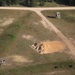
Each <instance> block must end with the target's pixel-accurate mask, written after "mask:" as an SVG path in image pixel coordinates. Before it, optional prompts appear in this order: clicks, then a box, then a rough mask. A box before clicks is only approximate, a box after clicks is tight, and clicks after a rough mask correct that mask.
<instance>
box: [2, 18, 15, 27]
mask: <svg viewBox="0 0 75 75" xmlns="http://www.w3.org/2000/svg"><path fill="white" fill-rule="evenodd" d="M13 21H14V18H9V19H7V20H6V21H4V22H3V23H2V24H1V26H6V25H9V24H11V23H12V22H13Z"/></svg>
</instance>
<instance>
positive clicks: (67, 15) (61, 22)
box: [43, 10, 75, 39]
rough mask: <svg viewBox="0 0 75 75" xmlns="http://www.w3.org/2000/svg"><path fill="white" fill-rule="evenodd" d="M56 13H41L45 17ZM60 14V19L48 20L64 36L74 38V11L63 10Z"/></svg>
mask: <svg viewBox="0 0 75 75" xmlns="http://www.w3.org/2000/svg"><path fill="white" fill-rule="evenodd" d="M56 12H58V11H43V14H44V15H45V16H46V17H47V16H55V14H56ZM59 12H60V13H61V19H57V18H48V17H47V18H48V20H50V21H51V22H52V23H53V24H54V25H55V26H56V27H57V28H58V29H59V30H60V31H61V32H62V33H63V34H64V35H65V36H67V37H68V38H73V39H74V38H75V35H74V34H75V11H74V10H71V11H70V10H68V11H67V10H65V11H64V10H63V11H59Z"/></svg>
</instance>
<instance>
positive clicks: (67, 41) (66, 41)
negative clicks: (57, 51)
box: [0, 7, 75, 55]
mask: <svg viewBox="0 0 75 75" xmlns="http://www.w3.org/2000/svg"><path fill="white" fill-rule="evenodd" d="M0 9H8V10H30V11H34V12H36V13H37V14H38V15H39V16H40V17H41V18H42V20H44V21H45V22H46V23H47V24H46V25H47V26H48V29H49V30H50V27H51V28H52V29H53V30H54V32H55V33H56V34H57V35H58V36H59V37H60V38H61V39H62V40H63V41H64V42H65V43H66V45H67V46H68V48H69V49H70V50H71V52H72V53H73V54H74V55H75V47H74V45H73V44H72V43H71V42H70V40H69V39H68V38H66V37H65V36H64V35H63V34H62V33H61V32H60V31H59V30H58V29H57V28H56V27H55V26H54V25H53V24H52V23H51V22H50V21H48V20H47V18H46V17H45V16H44V15H43V14H42V13H41V11H43V10H75V7H51V8H49V7H48V8H47V7H44V8H27V7H26V8H25V7H0Z"/></svg>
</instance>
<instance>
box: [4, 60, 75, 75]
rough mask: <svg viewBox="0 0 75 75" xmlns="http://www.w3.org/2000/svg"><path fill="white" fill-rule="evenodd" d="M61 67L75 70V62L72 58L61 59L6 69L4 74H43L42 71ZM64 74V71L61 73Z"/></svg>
mask: <svg viewBox="0 0 75 75" xmlns="http://www.w3.org/2000/svg"><path fill="white" fill-rule="evenodd" d="M61 69H63V70H64V69H67V70H71V71H72V70H73V69H75V62H73V61H72V60H71V61H70V60H69V61H61V62H57V63H46V64H37V65H35V66H28V67H18V68H15V69H14V68H12V69H9V70H5V71H4V73H3V75H10V74H11V75H13V74H14V75H21V74H24V75H30V74H31V75H33V74H41V73H43V74H44V73H48V72H51V71H58V70H61ZM73 73H75V72H73ZM61 74H62V73H61Z"/></svg>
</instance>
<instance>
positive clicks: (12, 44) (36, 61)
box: [0, 10, 74, 75]
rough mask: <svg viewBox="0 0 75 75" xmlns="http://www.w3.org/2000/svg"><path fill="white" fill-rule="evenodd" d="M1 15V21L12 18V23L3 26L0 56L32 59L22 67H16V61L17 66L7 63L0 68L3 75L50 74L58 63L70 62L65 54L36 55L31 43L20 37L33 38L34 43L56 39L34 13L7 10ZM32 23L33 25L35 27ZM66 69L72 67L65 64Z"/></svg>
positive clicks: (13, 63)
mask: <svg viewBox="0 0 75 75" xmlns="http://www.w3.org/2000/svg"><path fill="white" fill-rule="evenodd" d="M5 12H6V13H5ZM12 12H13V13H12ZM2 13H3V15H0V16H2V17H3V18H4V17H6V18H8V17H9V18H10V17H14V19H15V21H14V22H13V23H12V24H11V25H9V26H6V27H3V29H4V32H3V34H2V35H1V36H0V44H1V45H0V57H7V56H11V55H20V56H23V57H25V58H26V57H27V58H29V59H31V60H33V62H31V63H30V62H29V63H24V64H23V65H18V64H19V63H18V62H17V64H16V63H15V62H11V64H12V65H11V67H5V69H1V72H2V74H3V75H21V74H24V75H28V74H32V75H33V74H37V73H39V74H41V73H45V72H50V70H54V69H55V68H54V67H55V66H58V67H59V64H60V66H61V64H62V63H61V62H62V61H64V62H66V61H67V62H68V61H69V60H70V57H69V55H67V54H65V53H54V54H47V55H40V54H38V53H37V52H36V51H34V50H32V49H31V48H30V47H29V45H31V44H33V43H34V40H27V39H24V38H22V36H23V35H24V34H26V35H31V36H33V37H34V38H35V39H36V41H35V42H39V41H44V40H60V39H59V37H58V36H57V35H56V34H55V33H54V32H53V31H51V32H50V31H49V30H48V29H46V28H44V27H43V25H42V24H41V23H40V21H41V18H40V17H39V16H38V15H37V14H36V13H34V12H31V11H9V10H2V11H1V12H0V14H2ZM11 13H12V14H11ZM15 16H16V17H15ZM34 22H35V23H37V25H36V24H35V23H34ZM64 62H63V63H64ZM21 64H22V63H21ZM64 66H65V65H64ZM69 66H71V67H72V66H73V65H72V64H69ZM64 68H65V67H64ZM67 68H68V67H66V69H67ZM72 68H74V67H72ZM59 69H60V67H59ZM62 69H63V68H62ZM55 70H56V69H55Z"/></svg>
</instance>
